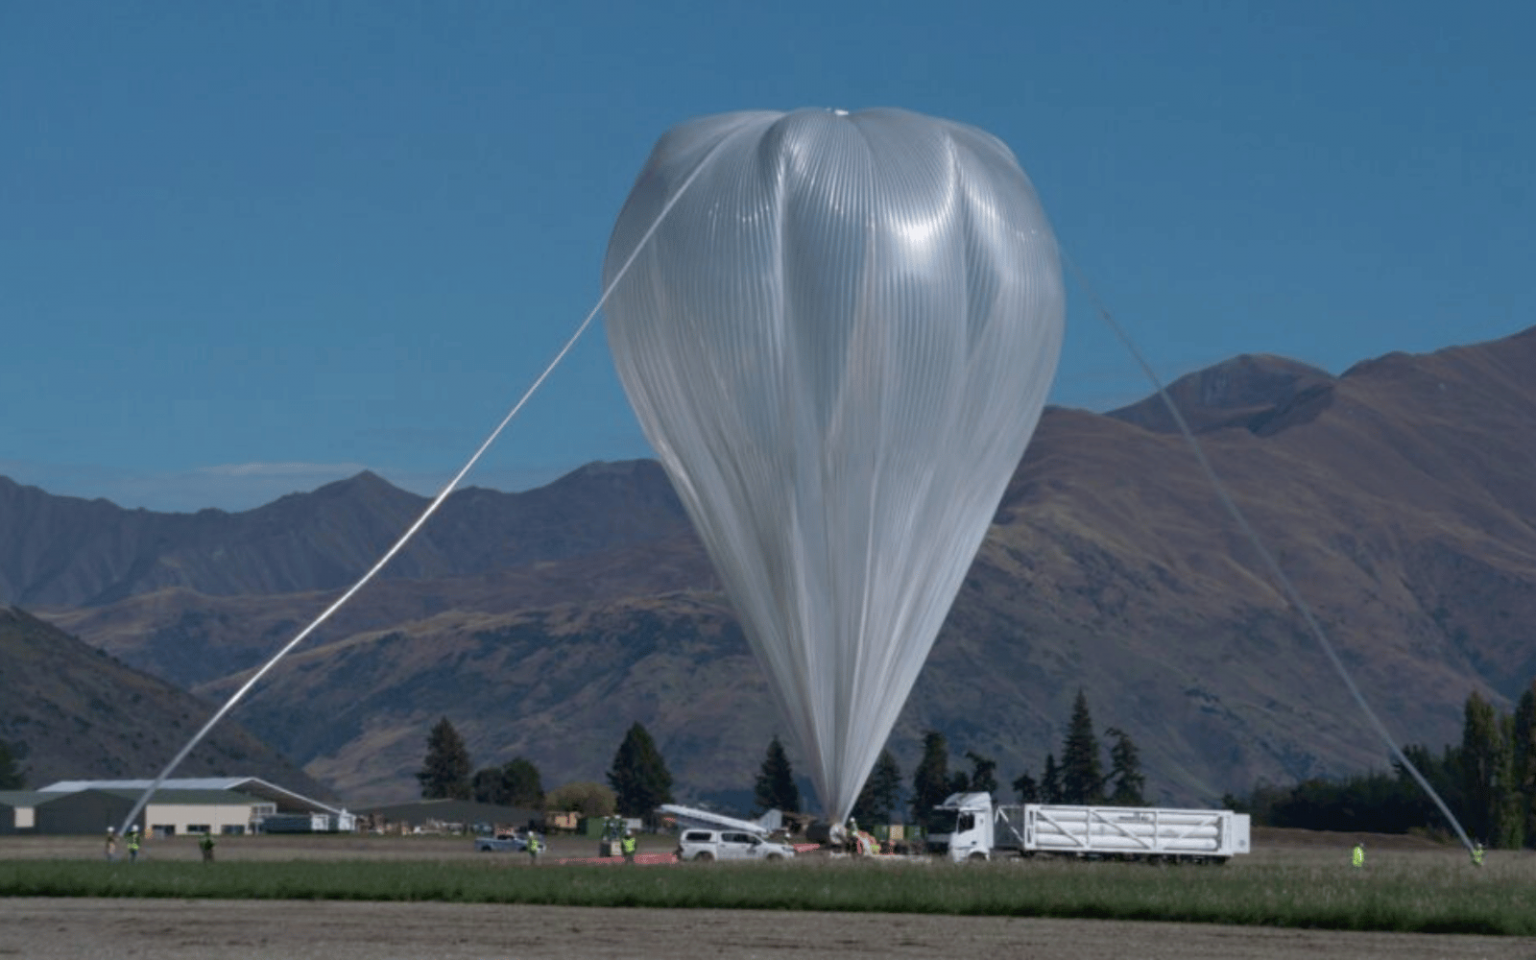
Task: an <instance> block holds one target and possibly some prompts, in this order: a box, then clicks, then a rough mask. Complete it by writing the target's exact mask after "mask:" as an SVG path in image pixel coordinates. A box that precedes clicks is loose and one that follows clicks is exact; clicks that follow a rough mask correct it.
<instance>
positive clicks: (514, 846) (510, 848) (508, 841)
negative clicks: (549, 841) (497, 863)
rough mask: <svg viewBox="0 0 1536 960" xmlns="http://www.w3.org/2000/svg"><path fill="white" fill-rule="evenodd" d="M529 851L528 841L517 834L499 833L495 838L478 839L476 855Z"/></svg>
mask: <svg viewBox="0 0 1536 960" xmlns="http://www.w3.org/2000/svg"><path fill="white" fill-rule="evenodd" d="M527 849H528V839H527V838H526V837H520V836H518V835H517V834H515V833H498V834H496V835H495V836H494V837H476V838H475V852H476V853H515V852H517V851H518V850H527Z"/></svg>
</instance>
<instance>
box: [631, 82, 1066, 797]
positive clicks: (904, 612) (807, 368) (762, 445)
mask: <svg viewBox="0 0 1536 960" xmlns="http://www.w3.org/2000/svg"><path fill="white" fill-rule="evenodd" d="M695 171H697V176H696V178H695V179H694V180H693V181H692V182H688V183H687V186H688V189H687V190H686V191H683V192H682V195H681V196H680V197H677V198H675V200H676V202H675V206H674V207H673V208H672V209H671V210H670V211H669V212H668V213H667V215H666V216H665V217H664V218H662V220H661V223H660V225H659V226H655V233H654V235H653V236H651V238H650V241H649V242H648V243H645V244H644V246H643V248H641V249H640V252H639V254H638V256H636V257H635V260H634V263H633V265H632V266H631V267H630V270H629V273H628V275H627V276H625V277H624V278H623V280H622V282H621V283H620V284H619V285H618V286H617V287H616V289H615V290H614V291H613V294H612V296H611V298H610V300H609V302H608V306H607V308H606V315H607V321H606V322H607V328H608V341H609V345H610V347H611V349H612V351H613V357H614V362H615V364H616V365H617V367H618V371H619V376H620V378H621V379H622V380H623V382H624V388H625V390H626V391H627V392H628V394H629V399H630V402H631V404H632V405H633V406H634V409H635V413H636V415H637V416H638V417H639V419H640V423H641V425H642V426H643V427H644V429H645V433H646V436H647V438H649V440H650V442H651V444H652V446H653V447H654V448H655V450H656V453H657V455H658V456H659V458H660V459H661V462H662V464H663V465H664V466H665V467H666V470H667V472H668V474H669V475H670V476H671V478H672V483H673V485H674V486H675V487H676V488H677V491H678V494H679V496H680V497H681V498H682V501H683V504H684V505H685V506H686V508H687V510H688V513H689V516H690V517H691V518H692V520H693V524H694V527H695V529H696V530H697V531H698V533H699V536H700V538H701V539H702V540H703V541H704V545H705V547H706V548H707V549H708V550H709V554H710V557H711V559H712V560H713V561H714V565H715V568H716V571H717V572H718V574H719V576H720V580H721V584H722V586H723V587H724V589H725V592H726V594H727V595H728V596H729V598H730V600H731V603H732V604H733V606H734V607H735V609H736V612H737V615H738V616H739V617H740V618H741V621H742V625H743V628H744V629H745V632H746V635H747V637H748V639H749V641H750V642H751V645H752V649H753V651H754V652H755V653H756V654H757V657H758V659H759V660H760V661H761V663H762V664H763V667H764V669H765V670H766V672H767V675H768V678H769V684H770V686H771V687H772V689H773V691H774V694H775V695H776V696H777V698H778V701H779V704H780V707H781V708H782V710H783V713H784V717H785V719H786V722H787V723H788V724H789V725H790V727H791V728H792V730H793V732H794V733H795V735H796V737H797V739H798V741H799V743H800V746H801V748H802V749H803V750H804V752H805V754H806V757H807V759H808V760H809V762H810V764H811V775H812V778H813V780H814V782H815V784H816V790H817V793H818V795H819V797H820V798H821V802H822V804H823V806H824V807H825V812H826V813H827V814H828V815H830V816H832V817H833V818H835V819H837V820H841V819H843V818H844V817H846V816H847V814H848V812H849V811H850V810H851V809H852V807H853V804H854V801H855V799H856V798H857V796H858V792H859V789H860V787H861V786H862V784H863V782H864V779H865V777H866V776H868V774H869V771H870V769H871V767H873V765H874V762H875V760H876V758H877V756H878V755H879V752H880V749H881V748H882V747H883V746H884V744H885V740H886V738H887V736H889V734H890V731H891V727H892V726H893V725H894V724H895V722H896V718H897V715H898V714H899V713H900V712H901V708H902V705H903V704H904V703H905V702H906V699H907V694H908V693H909V692H910V691H911V689H912V685H913V683H914V682H916V680H917V675H918V673H919V671H920V670H921V669H922V665H923V661H924V660H925V659H927V656H928V651H929V649H930V648H931V647H932V646H933V641H934V638H935V637H936V636H937V634H938V631H939V628H940V626H942V624H943V621H944V617H945V615H946V614H947V613H948V611H949V607H950V605H951V603H952V602H953V601H954V597H955V593H956V592H957V591H958V590H959V588H960V583H961V580H962V578H963V577H964V576H965V573H966V570H967V569H968V568H969V566H970V564H971V561H972V559H973V557H974V556H975V553H976V551H977V549H978V548H979V547H980V545H981V541H982V538H983V537H984V536H985V535H986V531H987V526H988V524H989V523H990V521H991V518H992V515H993V513H994V511H995V510H996V509H997V504H998V501H999V500H1000V499H1001V497H1002V494H1003V491H1004V488H1005V487H1006V485H1007V483H1008V480H1009V477H1010V476H1011V475H1012V473H1013V471H1014V469H1015V467H1016V466H1017V465H1018V463H1019V460H1020V458H1021V457H1022V456H1023V454H1024V447H1025V445H1026V444H1027V443H1028V441H1029V437H1030V434H1031V433H1032V432H1033V431H1034V428H1035V424H1036V422H1037V421H1038V420H1039V417H1040V411H1041V408H1042V406H1043V405H1044V403H1045V397H1046V393H1047V390H1048V388H1049V386H1050V382H1051V378H1052V376H1053V374H1054V372H1055V368H1056V359H1057V355H1058V353H1059V352H1060V347H1061V334H1062V314H1063V309H1064V294H1063V290H1062V282H1061V266H1060V261H1059V258H1058V256H1057V249H1056V241H1055V238H1054V236H1053V235H1052V233H1051V229H1050V225H1049V223H1048V222H1047V220H1046V217H1045V214H1044V212H1043V211H1042V210H1041V208H1040V203H1039V200H1038V199H1037V198H1036V196H1035V192H1034V189H1033V188H1032V186H1031V185H1030V182H1029V179H1028V177H1026V176H1025V175H1024V172H1023V171H1022V170H1021V169H1020V168H1019V165H1018V162H1017V161H1016V160H1015V159H1014V157H1013V154H1012V153H1011V152H1010V151H1009V150H1008V148H1007V147H1005V146H1004V145H1003V144H1002V143H1001V142H1000V141H998V140H997V139H996V138H994V137H992V136H991V135H989V134H986V133H984V132H982V131H980V130H977V129H975V128H973V127H968V126H965V125H962V124H958V123H952V122H949V121H946V120H940V119H935V118H932V117H926V116H922V115H919V114H915V113H909V112H906V111H901V110H870V111H864V112H859V113H854V114H846V113H841V112H828V111H821V110H799V111H795V112H792V113H770V112H750V113H733V114H725V115H721V116H715V117H707V118H704V119H701V120H696V121H693V122H690V123H685V124H682V125H681V126H678V127H676V128H674V129H672V130H670V131H668V132H667V133H666V134H665V135H664V136H663V137H662V138H661V140H660V141H658V142H657V144H656V147H655V149H654V150H653V152H652V154H651V157H650V159H649V160H648V162H647V163H646V165H645V168H644V170H642V171H641V174H640V176H639V178H638V180H637V181H636V184H635V187H634V189H633V191H632V192H631V193H630V196H629V200H628V202H627V203H626V204H625V207H624V210H623V212H622V213H621V214H620V215H619V219H618V222H617V224H616V225H615V227H614V231H613V237H612V239H611V240H610V242H609V247H608V256H607V260H606V262H605V268H604V270H605V281H606V280H609V279H612V278H613V277H614V276H615V275H616V274H617V273H618V272H619V270H620V269H621V267H622V265H623V264H624V263H626V262H627V261H628V260H629V258H630V257H631V256H632V255H634V253H635V250H636V249H637V248H640V247H641V241H642V240H643V239H644V237H645V236H646V233H647V231H649V230H651V229H652V227H653V226H654V225H655V221H656V219H657V217H658V215H659V214H660V213H661V212H662V210H663V209H664V208H665V206H666V204H667V203H668V202H669V201H671V200H673V199H674V196H673V194H674V193H675V192H677V191H678V190H679V188H680V187H681V186H682V185H683V184H684V183H685V182H687V178H688V177H689V176H690V175H693V174H694V173H695Z"/></svg>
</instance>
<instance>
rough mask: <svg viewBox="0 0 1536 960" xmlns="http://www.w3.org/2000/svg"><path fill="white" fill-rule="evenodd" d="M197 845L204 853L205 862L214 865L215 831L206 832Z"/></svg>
mask: <svg viewBox="0 0 1536 960" xmlns="http://www.w3.org/2000/svg"><path fill="white" fill-rule="evenodd" d="M197 845H198V847H199V848H200V849H201V850H202V851H203V862H204V863H212V862H213V847H214V839H213V830H211V829H209V830H204V831H203V837H202V839H201V840H199V841H197Z"/></svg>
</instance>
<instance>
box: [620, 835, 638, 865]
mask: <svg viewBox="0 0 1536 960" xmlns="http://www.w3.org/2000/svg"><path fill="white" fill-rule="evenodd" d="M619 849H621V850H623V851H624V862H625V863H629V864H633V863H634V862H635V831H633V830H625V831H624V839H623V840H622V841H620V843H619Z"/></svg>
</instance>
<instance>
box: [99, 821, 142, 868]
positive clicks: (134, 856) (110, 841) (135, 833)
mask: <svg viewBox="0 0 1536 960" xmlns="http://www.w3.org/2000/svg"><path fill="white" fill-rule="evenodd" d="M142 843H143V838H142V837H141V836H140V835H139V828H138V827H129V828H128V832H127V833H126V834H124V836H123V845H124V846H126V847H127V848H128V862H129V863H134V862H136V861H137V860H138V859H139V847H140V846H141V845H142ZM116 859H117V831H116V830H115V829H113V828H112V827H108V828H107V862H108V863H111V862H112V861H115V860H116Z"/></svg>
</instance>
